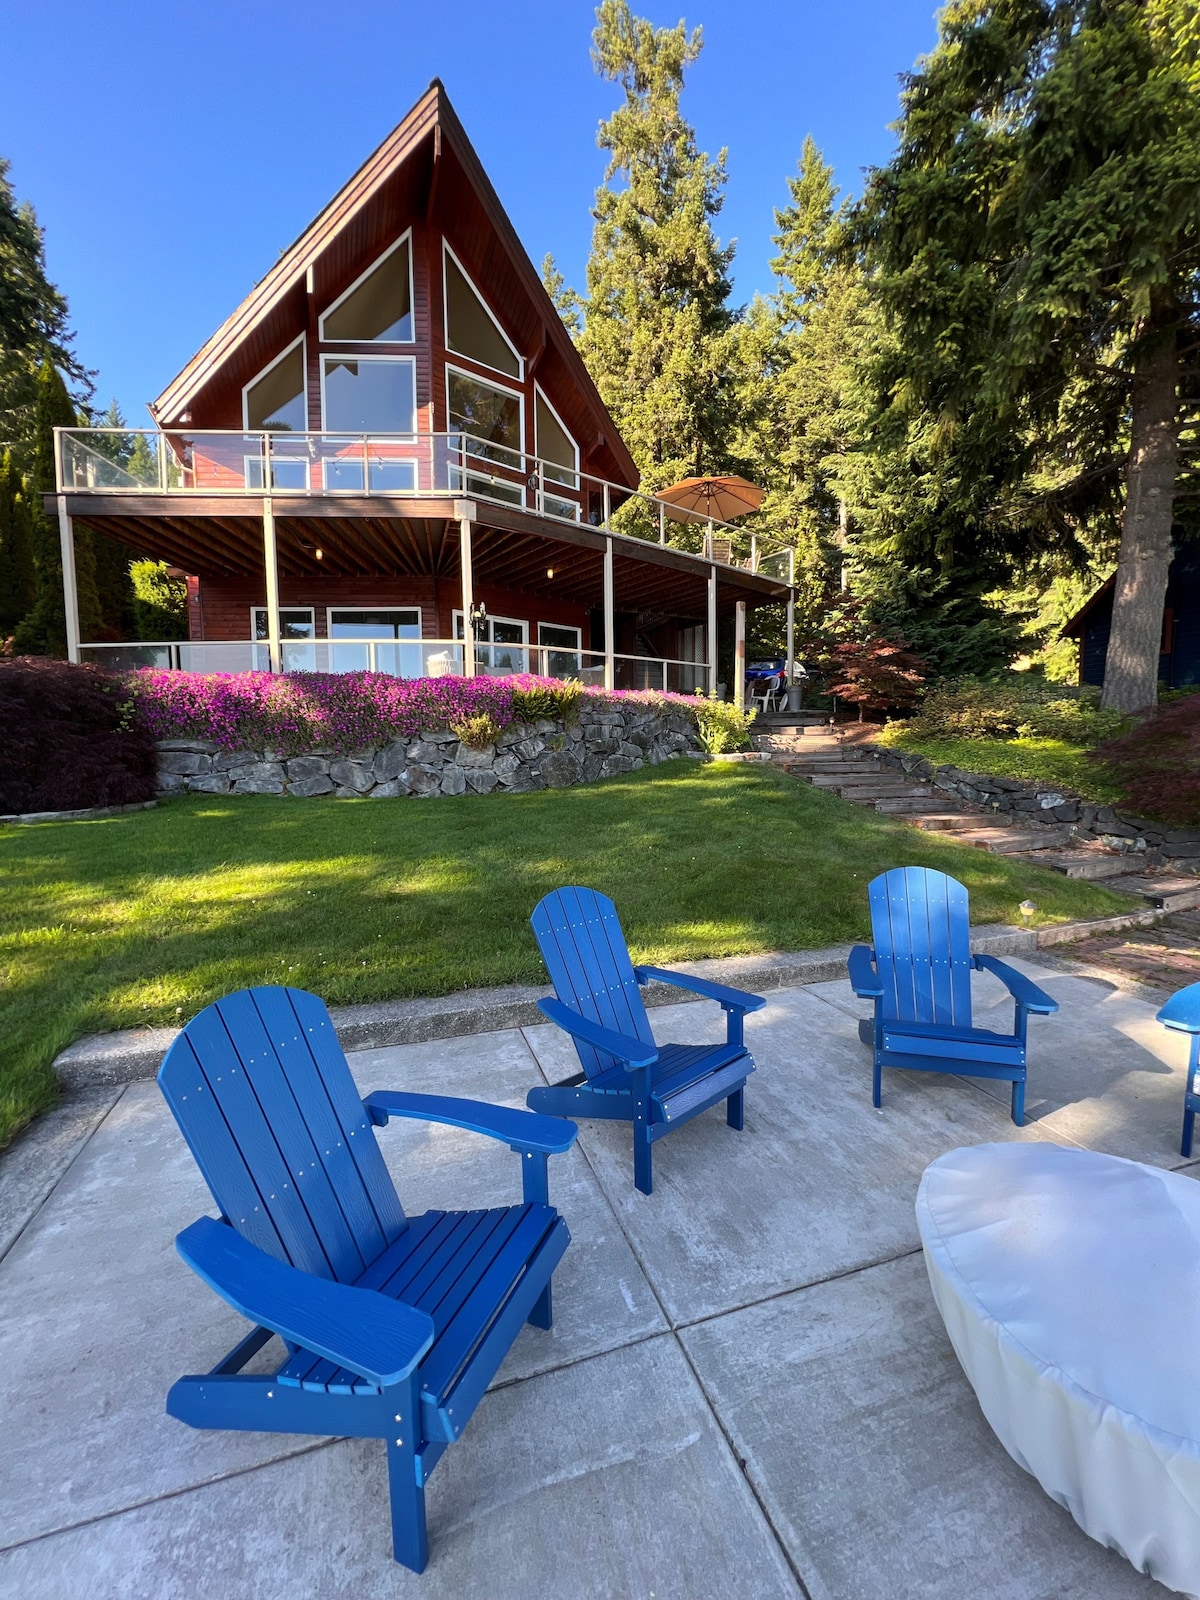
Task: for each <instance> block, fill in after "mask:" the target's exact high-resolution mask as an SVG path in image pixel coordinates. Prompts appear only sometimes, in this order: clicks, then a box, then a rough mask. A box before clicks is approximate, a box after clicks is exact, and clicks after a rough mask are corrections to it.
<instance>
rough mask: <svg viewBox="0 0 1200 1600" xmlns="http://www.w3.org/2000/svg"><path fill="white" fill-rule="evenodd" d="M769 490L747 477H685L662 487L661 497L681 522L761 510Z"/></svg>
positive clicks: (728, 518) (725, 518)
mask: <svg viewBox="0 0 1200 1600" xmlns="http://www.w3.org/2000/svg"><path fill="white" fill-rule="evenodd" d="M765 492H766V491H765V490H763V489H760V488H759V487H758V485H757V484H755V483H750V482H749V481H748V480H747V479H746V478H738V477H735V476H732V475H731V476H729V477H723V478H718V477H712V478H684V479H683V480H682V482H680V483H673V484H672V485H671V486H670V488H669V489H660V490H659V491H658V498H659V499H660V500H665V501H666V503H667V507H668V510H667V515H668V516H670V517H674V518H675V520H676V521H677V522H707V521H708V520H709V519H710V518H711V519H712V521H713V522H732V521H733V519H734V518H735V517H744V516H746V515H748V513H749V512H751V511H757V510H758V508H759V506H760V505H762V502H763V495H764V493H765Z"/></svg>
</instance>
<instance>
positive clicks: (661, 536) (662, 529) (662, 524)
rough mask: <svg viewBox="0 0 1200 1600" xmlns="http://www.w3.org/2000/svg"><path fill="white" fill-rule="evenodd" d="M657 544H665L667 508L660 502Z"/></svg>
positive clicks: (663, 502)
mask: <svg viewBox="0 0 1200 1600" xmlns="http://www.w3.org/2000/svg"><path fill="white" fill-rule="evenodd" d="M658 542H659V544H666V542H667V507H666V503H665V501H662V500H660V501H659V502H658Z"/></svg>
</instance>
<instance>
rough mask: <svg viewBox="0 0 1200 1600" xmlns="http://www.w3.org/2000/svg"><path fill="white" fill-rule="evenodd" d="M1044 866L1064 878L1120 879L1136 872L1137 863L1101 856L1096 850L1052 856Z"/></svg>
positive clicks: (1120, 858) (1126, 857) (1072, 851)
mask: <svg viewBox="0 0 1200 1600" xmlns="http://www.w3.org/2000/svg"><path fill="white" fill-rule="evenodd" d="M1046 866H1048V867H1050V868H1052V870H1053V871H1055V872H1061V873H1062V874H1063V876H1064V877H1065V878H1083V879H1097V878H1120V877H1122V876H1124V875H1125V874H1126V873H1130V872H1136V871H1137V867H1138V863H1137V861H1136V858H1134V857H1131V856H1110V855H1101V854H1100V852H1099V851H1096V850H1068V851H1066V852H1065V853H1064V854H1063V855H1061V856H1054V857H1052V858H1051V859H1050V860H1048V861H1047V862H1046Z"/></svg>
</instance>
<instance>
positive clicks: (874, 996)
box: [847, 944, 883, 1000]
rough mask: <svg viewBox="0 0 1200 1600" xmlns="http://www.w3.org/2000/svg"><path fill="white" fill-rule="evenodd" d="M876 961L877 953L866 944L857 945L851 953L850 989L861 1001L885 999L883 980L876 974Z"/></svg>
mask: <svg viewBox="0 0 1200 1600" xmlns="http://www.w3.org/2000/svg"><path fill="white" fill-rule="evenodd" d="M874 961H875V952H874V951H873V950H871V949H869V948H868V946H866V945H865V944H856V945H855V946H854V947H853V948H852V949H851V951H850V959H849V961H848V962H847V966H848V967H849V969H850V987H851V988H852V989H853V990H854V992H855V994H856V995H858V997H859V999H860V1000H882V999H883V979H882V978H881V977H880V976H879V974H878V973H877V972H876V970H875V967H874Z"/></svg>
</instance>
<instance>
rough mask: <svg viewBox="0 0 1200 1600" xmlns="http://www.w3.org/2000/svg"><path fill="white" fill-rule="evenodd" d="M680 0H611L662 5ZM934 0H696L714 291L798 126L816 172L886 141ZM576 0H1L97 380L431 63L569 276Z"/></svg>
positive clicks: (320, 189)
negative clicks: (810, 145) (714, 172)
mask: <svg viewBox="0 0 1200 1600" xmlns="http://www.w3.org/2000/svg"><path fill="white" fill-rule="evenodd" d="M682 9H683V8H682V7H681V6H680V4H679V3H678V0H667V3H664V0H641V3H638V0H634V10H635V11H636V12H638V13H639V14H641V15H643V16H649V17H651V18H652V19H653V20H654V21H655V22H656V23H658V24H667V25H669V24H673V23H675V22H676V21H677V20H678V19H679V15H680V11H681V10H682ZM935 10H936V6H935V3H934V0H694V5H689V6H688V7H687V9H686V11H685V12H684V15H685V16H686V19H687V22H688V25H689V27H691V26H694V25H696V24H700V25H702V26H703V29H704V38H705V46H704V51H703V54H702V55H701V57H700V60H699V62H698V63H697V64H696V66H695V67H694V68H693V69H692V71H691V74H690V76H689V79H688V83H687V88H686V90H685V93H684V100H683V105H684V111H685V114H686V115H687V117H688V118H689V119H690V120H691V121H692V122H693V123H694V125H695V126H696V129H697V132H698V136H699V139H700V143H701V146H702V148H704V149H705V150H708V151H710V152H715V151H717V150H718V149H720V148H721V147H722V146H725V147H726V148H727V149H728V151H729V185H728V191H727V200H726V204H725V209H724V211H723V212H722V215H721V218H720V219H719V230H720V233H721V237H722V238H723V239H724V240H728V239H731V238H732V239H736V240H737V257H736V260H735V263H734V271H735V281H736V295H737V298H738V300H739V301H740V300H746V299H749V297H750V296H751V295H752V294H753V293H754V291H755V290H756V289H769V288H770V287H771V276H770V271H769V268H768V266H767V263H768V261H769V259H770V257H771V255H772V254H773V251H772V248H771V242H770V236H771V233H772V231H773V216H772V208H773V207H774V206H778V205H782V204H784V203H785V202H786V199H787V192H786V184H785V180H786V178H787V177H788V175H789V174H790V173H791V172H793V171H794V170H795V165H796V160H797V157H798V155H799V152H800V146H801V144H802V142H803V139H804V136H805V134H806V133H810V132H811V133H812V134H813V136H814V137H815V138H816V140H817V142H818V144H819V145H820V146H821V148H822V150H823V151H824V153H825V156H826V159H827V160H829V161H830V162H832V164H833V165H834V167H835V169H836V172H837V177H838V181H839V183H840V184H841V185H842V186H843V187H844V188H845V189H848V190H850V191H855V190H857V189H858V188H859V187H860V186H861V172H862V169H863V168H864V167H867V166H870V165H874V164H876V163H879V162H882V161H885V160H886V159H887V157H888V154H889V152H890V149H891V145H892V136H891V134H890V132H889V129H888V125H889V123H891V122H892V121H893V120H894V119H895V117H896V115H897V110H898V98H897V97H898V82H897V80H898V75H899V74H900V73H902V72H903V71H905V70H906V69H907V68H909V67H911V66H912V65H913V63H914V62H915V60H916V59H917V57H918V56H919V55H921V54H922V53H923V52H925V51H927V50H929V49H930V48H931V47H932V45H933V43H934V39H935V31H936V30H935V22H934V15H935ZM592 23H593V8H592V5H590V4H589V3H588V0H453V3H449V0H432V3H426V4H420V3H418V0H323V3H318V0H287V3H283V0H186V3H184V0H154V3H151V0H120V3H115V0H107V3H97V0H0V53H2V55H3V59H4V74H3V76H4V94H3V98H2V99H0V154H3V155H4V156H6V157H7V158H8V159H9V160H10V162H11V163H12V171H11V174H10V177H11V180H12V182H13V184H14V186H15V188H16V191H17V194H18V196H19V197H20V198H21V199H29V200H31V201H32V202H33V204H34V206H35V207H36V209H37V213H38V217H39V220H40V221H41V223H42V225H43V227H44V229H45V231H46V254H47V261H48V268H49V273H50V276H51V278H52V279H53V280H54V281H55V282H56V283H57V284H58V285H59V287H60V288H61V289H62V290H63V291H64V293H65V294H66V295H67V297H68V300H69V302H70V307H71V317H72V322H73V324H74V327H75V330H76V334H77V341H76V347H77V349H78V352H79V354H80V356H81V358H82V359H83V361H84V362H85V363H86V365H87V366H89V367H92V368H95V369H96V370H97V372H98V379H97V400H98V402H99V403H100V404H101V405H103V404H106V403H107V401H108V399H109V398H110V397H111V396H114V395H115V396H116V398H117V399H118V400H119V401H120V403H121V405H122V407H123V409H124V411H125V413H126V416H127V417H128V419H129V421H130V422H131V423H134V424H135V425H137V424H141V425H145V424H146V422H147V420H148V419H147V417H146V414H145V411H144V409H143V408H144V404H145V402H146V401H148V400H150V399H152V398H153V397H154V396H155V395H156V394H158V393H159V392H160V390H161V389H163V388H164V387H165V385H166V384H167V382H168V381H169V380H170V379H171V378H172V377H173V376H174V375H175V373H176V372H177V371H178V369H179V368H180V367H182V366H183V364H184V362H185V361H186V360H187V359H188V357H189V356H190V355H192V353H193V352H194V351H195V350H196V349H197V348H198V347H199V345H200V344H202V343H203V341H204V340H205V339H206V338H207V337H208V335H209V334H210V333H211V332H212V331H213V329H214V328H216V327H217V325H218V324H219V323H220V322H222V321H223V320H224V318H225V317H226V316H227V315H228V314H229V312H230V311H232V310H233V308H234V307H235V306H236V305H237V303H238V302H239V301H240V300H241V299H242V297H243V296H244V295H245V294H246V292H247V291H248V290H249V289H250V288H251V286H252V285H253V284H254V283H255V282H256V281H257V280H258V279H259V278H261V277H262V275H263V274H264V273H265V272H266V271H267V269H268V268H269V267H270V265H271V264H272V262H273V261H274V260H275V259H276V257H277V255H278V254H279V252H280V251H281V250H282V249H284V248H286V246H287V245H289V244H290V243H291V242H292V240H293V239H294V238H295V237H296V236H297V234H299V233H300V232H301V231H302V230H303V229H304V228H305V227H306V226H307V224H308V223H309V222H310V221H311V219H312V218H313V217H314V216H315V215H316V213H317V212H318V211H319V210H320V209H321V207H322V206H323V205H324V204H325V202H326V201H327V200H328V199H329V198H330V197H331V196H332V195H333V194H334V193H335V191H336V190H337V189H338V188H340V186H341V185H342V183H343V182H345V180H346V179H347V178H348V177H349V176H350V174H351V173H352V172H353V171H354V170H355V168H357V167H358V166H359V164H360V163H361V162H362V161H363V159H364V158H365V157H366V156H367V155H368V154H369V153H370V152H371V150H372V149H373V148H374V147H375V146H376V145H377V144H378V143H379V141H380V140H381V139H382V138H383V137H384V135H385V134H386V133H387V132H388V131H389V130H390V129H391V128H392V127H393V126H394V125H395V124H396V123H397V122H398V121H399V120H400V118H401V117H402V116H403V115H404V113H405V112H406V111H407V110H408V108H409V106H410V105H411V104H412V103H413V101H415V100H416V99H417V98H418V96H419V95H420V94H421V93H422V91H423V90H424V89H425V87H426V85H427V84H428V82H429V80H430V79H431V78H433V77H440V78H441V79H442V81H443V83H444V84H445V85H446V88H447V90H448V92H449V95H450V98H451V100H452V101H453V103H454V106H455V108H456V110H457V111H458V114H459V116H460V118H461V119H462V121H463V123H464V125H465V126H466V129H467V133H468V135H469V136H470V138H471V140H472V142H473V144H474V145H475V148H476V150H477V151H478V153H479V155H480V158H481V159H482V161H483V164H484V166H485V168H486V169H487V171H488V174H489V175H490V177H491V179H492V182H493V183H494V185H495V186H496V189H497V192H498V193H499V195H500V198H501V200H502V202H503V203H504V205H505V207H506V208H507V210H508V213H509V215H510V216H511V217H512V220H513V222H514V224H515V226H516V229H517V232H518V234H519V235H520V236H521V239H522V240H523V241H524V244H525V247H526V249H527V250H528V251H529V254H530V255H531V256H532V258H533V260H534V262H535V263H537V264H539V265H540V263H541V260H542V257H543V256H544V255H545V253H546V252H547V251H548V250H549V251H552V252H553V253H554V255H555V257H556V258H557V260H558V263H559V266H560V269H561V270H562V271H563V272H564V273H565V274H566V277H567V279H568V281H569V282H571V283H576V284H580V285H582V282H583V275H584V266H585V263H586V260H587V253H588V246H589V242H590V238H591V215H590V205H591V198H592V194H593V192H594V190H595V188H596V186H597V184H598V183H599V182H600V179H601V176H602V173H603V157H602V153H601V152H600V151H599V150H598V149H597V147H596V142H595V141H596V126H597V123H598V122H599V120H600V119H601V118H602V117H603V116H605V115H607V114H608V113H609V112H610V111H611V109H612V107H613V106H614V104H615V103H616V101H617V97H618V95H619V92H620V91H619V90H618V88H617V86H616V85H614V84H609V83H605V82H603V81H602V80H601V79H599V78H597V77H596V76H595V74H594V72H593V70H592V66H591V61H590V58H589V54H588V50H589V39H590V34H591V28H592Z"/></svg>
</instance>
